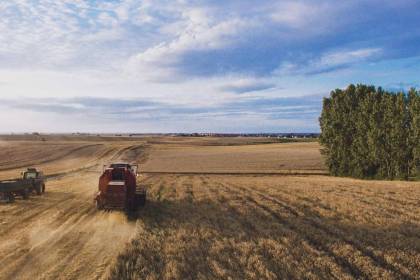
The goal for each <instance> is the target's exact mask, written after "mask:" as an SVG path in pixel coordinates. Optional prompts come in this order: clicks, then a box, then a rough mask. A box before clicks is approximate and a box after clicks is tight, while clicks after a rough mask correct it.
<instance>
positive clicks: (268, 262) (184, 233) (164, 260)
mask: <svg viewBox="0 0 420 280" xmlns="http://www.w3.org/2000/svg"><path fill="white" fill-rule="evenodd" d="M238 207H239V206H237V205H235V207H232V206H231V205H230V204H228V203H224V201H223V200H219V201H218V202H215V201H213V200H208V199H203V200H198V201H197V200H194V201H193V200H192V199H183V200H162V201H160V200H149V201H148V202H147V205H146V207H145V208H143V209H142V210H140V211H139V212H138V213H137V217H134V216H133V217H131V219H132V220H136V219H139V222H140V224H141V227H140V229H139V233H138V235H137V237H136V238H135V239H134V240H133V241H132V243H131V244H130V245H129V246H128V247H127V249H126V251H125V252H124V253H123V254H121V255H120V256H119V257H118V261H117V263H116V266H115V267H114V268H113V270H112V272H111V278H112V279H144V278H147V277H152V278H154V277H156V278H162V277H163V278H167V277H166V276H165V277H164V276H163V274H164V273H165V271H166V273H167V271H168V269H169V270H171V269H172V270H173V269H175V268H173V267H172V268H171V267H169V268H168V266H174V263H176V265H175V266H176V273H177V274H176V275H175V276H176V278H177V277H179V278H181V279H197V278H203V277H204V278H206V279H216V278H219V277H220V275H219V274H217V273H216V272H215V270H214V263H217V264H218V266H220V267H222V270H223V271H225V273H226V276H228V277H227V278H229V277H231V278H234V279H245V278H248V276H249V274H247V273H248V272H249V270H250V269H252V268H250V267H249V264H247V263H244V261H243V259H247V258H248V259H249V258H252V257H253V256H258V259H260V260H261V262H262V263H263V265H264V266H265V267H266V269H267V270H269V271H270V272H271V273H272V274H273V275H275V276H276V277H277V278H279V279H287V278H289V279H290V278H296V277H297V274H296V273H297V271H301V270H302V269H304V270H306V271H303V272H302V271H301V273H303V274H302V275H305V274H306V273H315V274H316V275H318V277H320V278H329V277H332V276H333V275H332V274H329V273H331V272H329V270H330V267H331V264H330V263H328V260H330V261H331V260H332V261H333V262H334V263H335V265H338V266H339V267H340V268H341V270H342V273H345V274H348V275H351V276H352V277H353V278H357V279H360V278H372V277H373V278H375V277H376V276H378V275H377V274H374V273H375V272H374V271H378V270H379V271H386V272H387V273H389V274H390V275H392V277H395V278H400V279H402V278H403V279H416V278H417V277H418V276H419V275H420V268H419V267H418V266H417V265H416V260H415V258H418V256H419V255H420V226H419V225H417V224H412V223H406V224H403V223H401V224H394V225H389V226H382V227H381V226H376V225H375V226H374V225H369V224H355V223H351V222H349V220H348V219H347V221H346V220H344V219H341V218H333V217H324V216H320V215H319V213H318V212H316V211H315V210H314V209H311V208H308V207H302V205H293V204H290V205H288V207H289V208H285V209H284V211H283V210H279V208H270V206H268V205H265V204H261V203H259V202H256V201H254V200H245V201H243V206H242V207H239V208H238ZM292 208H294V209H296V208H299V210H300V213H301V214H298V213H297V212H293V211H290V209H292ZM302 213H303V214H302ZM285 238H286V239H287V240H289V241H287V242H286V243H285V242H284V239H285ZM267 240H268V241H269V242H268V243H266V242H267ZM270 242H272V243H275V244H280V245H279V247H287V250H288V251H290V254H291V255H293V258H297V259H296V263H300V262H304V263H306V264H307V265H306V266H304V267H302V266H296V267H293V265H292V266H291V264H290V263H287V260H284V259H282V258H279V257H278V256H279V255H278V252H273V250H274V249H273V248H271V247H270V246H269V244H272V243H270ZM220 244H223V245H220ZM235 244H236V245H235ZM242 244H251V245H249V246H252V248H253V249H252V250H250V251H249V255H248V256H241V254H242V253H243V252H242V251H241V250H240V249H239V246H241V245H242ZM217 246H221V249H220V250H219V249H217ZM305 246H309V247H310V248H311V249H307V248H306V247H305ZM305 248H306V249H305ZM214 252H218V253H217V254H216V253H214ZM302 252H306V253H305V254H302ZM314 252H316V253H314ZM276 254H277V255H276ZM385 255H387V256H385ZM390 255H392V256H393V257H392V258H390V257H389V256H390ZM404 255H405V256H413V258H410V257H404ZM319 256H323V258H322V261H320V258H319ZM315 261H316V264H315ZM316 266H318V268H316ZM319 266H321V267H323V266H324V269H319ZM174 273H175V272H174ZM255 273H257V272H255ZM319 273H321V274H319ZM322 273H324V274H322ZM172 276H173V275H172ZM169 278H170V277H169ZM257 278H267V277H265V276H264V275H260V276H259V277H257ZM298 278H299V277H298Z"/></svg>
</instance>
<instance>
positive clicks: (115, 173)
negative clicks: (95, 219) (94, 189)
mask: <svg viewBox="0 0 420 280" xmlns="http://www.w3.org/2000/svg"><path fill="white" fill-rule="evenodd" d="M134 167H136V168H135V169H134ZM137 169H138V168H137V166H132V165H130V164H128V163H114V164H111V165H110V166H109V167H107V168H105V169H104V171H103V173H102V175H101V176H100V177H99V191H98V193H97V194H96V196H95V203H96V207H97V209H99V210H102V209H121V210H126V211H135V210H137V208H138V207H139V206H144V204H145V203H146V189H145V188H144V187H139V186H137Z"/></svg>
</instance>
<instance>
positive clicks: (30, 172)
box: [22, 168, 43, 179]
mask: <svg viewBox="0 0 420 280" xmlns="http://www.w3.org/2000/svg"><path fill="white" fill-rule="evenodd" d="M42 177H43V173H42V172H41V171H38V170H37V169H36V168H28V169H26V170H25V171H23V172H22V178H23V179H39V178H42Z"/></svg>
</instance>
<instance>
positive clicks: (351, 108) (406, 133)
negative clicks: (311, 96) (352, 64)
mask: <svg viewBox="0 0 420 280" xmlns="http://www.w3.org/2000/svg"><path fill="white" fill-rule="evenodd" d="M319 120H320V126H321V136H320V143H321V144H322V153H323V154H324V156H325V159H326V164H327V166H328V168H329V170H330V172H331V174H333V175H336V176H352V177H358V178H388V179H394V178H401V179H407V178H409V177H410V176H416V175H417V174H418V173H419V166H420V163H419V161H420V159H419V154H420V132H419V131H420V94H419V92H418V91H416V90H414V89H412V90H410V92H409V93H408V94H404V93H392V92H387V91H384V90H383V89H382V88H378V89H376V88H375V87H373V86H366V85H357V86H354V85H349V86H348V87H347V88H346V89H345V90H341V89H337V90H335V91H332V92H331V94H330V97H329V98H324V100H323V110H322V113H321V117H320V119H319Z"/></svg>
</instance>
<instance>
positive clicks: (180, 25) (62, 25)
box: [0, 0, 420, 133]
mask: <svg viewBox="0 0 420 280" xmlns="http://www.w3.org/2000/svg"><path fill="white" fill-rule="evenodd" d="M419 74H420V1H415V0H406V1H404V0H401V1H395V0H392V1H390V0H369V1H361V0H351V1H347V0H342V1H335V0H317V1H300V0H295V1H289V0H285V1H282V0H279V1H264V0H231V1H228V0H225V1H221V0H213V1H210V0H196V1H189V0H179V1H177V0H171V1H164V0H156V1H154V0H144V1H135V0H120V1H116V0H115V1H111V0H108V1H106V0H101V1H99V0H62V1H60V0H7V1H0V119H1V121H0V133H11V132H15V133H18V132H32V131H38V132H55V133H64V132H93V133H100V132H109V133H112V132H119V133H120V132H130V133H133V132H136V133H152V132H161V133H170V132H219V133H256V132H318V131H319V125H318V117H319V115H320V112H321V109H322V98H323V97H326V96H328V95H329V93H330V92H331V90H334V89H336V88H344V87H346V86H347V85H348V84H350V83H354V84H357V83H365V84H372V85H375V86H382V87H384V88H385V89H389V90H394V91H400V90H407V89H408V88H410V87H417V88H420V75H419Z"/></svg>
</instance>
